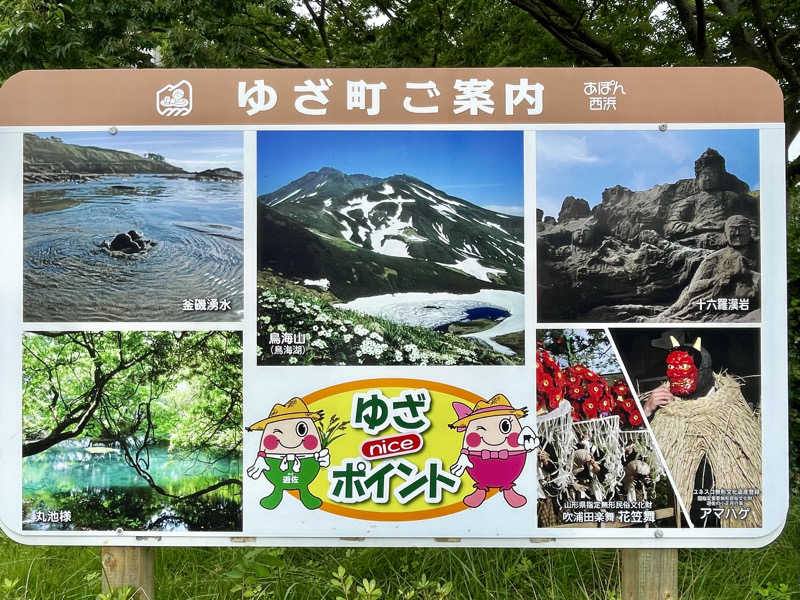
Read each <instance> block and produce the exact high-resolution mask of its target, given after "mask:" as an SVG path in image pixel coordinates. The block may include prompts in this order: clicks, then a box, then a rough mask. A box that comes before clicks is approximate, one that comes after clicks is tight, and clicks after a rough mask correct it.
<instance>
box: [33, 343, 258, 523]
mask: <svg viewBox="0 0 800 600" xmlns="http://www.w3.org/2000/svg"><path fill="white" fill-rule="evenodd" d="M22 375H23V388H22V414H23V416H22V432H23V435H22V448H21V450H22V527H23V529H26V530H41V531H106V530H113V529H117V528H122V529H123V530H127V531H239V530H241V528H242V511H241V500H242V499H241V494H242V460H241V453H242V335H241V332H238V331H158V332H150V331H129V332H121V331H91V332H89V331H72V332H28V333H25V334H24V335H23V336H22Z"/></svg>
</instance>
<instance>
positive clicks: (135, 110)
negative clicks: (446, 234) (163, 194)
mask: <svg viewBox="0 0 800 600" xmlns="http://www.w3.org/2000/svg"><path fill="white" fill-rule="evenodd" d="M662 122H663V123H770V122H775V123H779V122H783V97H782V94H781V90H780V88H779V87H778V84H777V83H776V82H775V80H773V79H772V78H771V77H770V76H769V75H768V74H766V73H765V72H763V71H759V70H757V69H752V68H739V67H730V68H705V67H697V68H617V69H614V68H590V69H525V68H502V69H481V68H475V69H462V68H459V69H175V70H168V69H142V70H117V69H113V70H112V69H108V70H79V71H24V72H22V73H18V74H17V75H14V76H13V77H11V78H10V79H9V80H8V81H7V82H6V83H5V85H4V86H3V87H2V89H0V126H20V127H24V126H81V125H83V126H91V125H99V126H106V125H108V126H111V125H173V126H181V125H231V126H240V125H279V124H287V125H332V124H338V125H366V124H374V123H378V124H386V125H388V124H399V125H403V124H431V125H435V124H458V125H469V124H481V125H489V124H515V123H516V124H528V123H530V124H537V123H662Z"/></svg>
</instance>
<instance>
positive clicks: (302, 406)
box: [247, 398, 323, 431]
mask: <svg viewBox="0 0 800 600" xmlns="http://www.w3.org/2000/svg"><path fill="white" fill-rule="evenodd" d="M303 417H307V418H309V419H311V420H312V421H321V420H322V417H323V412H322V411H321V410H317V411H313V412H312V411H310V410H308V407H307V406H306V403H305V402H303V401H302V400H301V399H300V398H292V399H291V400H289V401H288V402H287V403H286V404H276V405H275V406H273V407H272V410H271V411H269V416H268V417H267V418H266V419H261V420H260V421H258V422H257V423H253V424H252V425H250V427H248V428H247V431H261V430H263V429H264V428H265V427H266V426H267V425H269V424H270V423H274V422H275V421H285V420H286V419H302V418H303Z"/></svg>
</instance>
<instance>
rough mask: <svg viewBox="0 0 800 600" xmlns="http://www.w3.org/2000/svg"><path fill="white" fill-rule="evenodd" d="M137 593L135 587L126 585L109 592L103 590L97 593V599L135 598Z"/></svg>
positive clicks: (125, 599) (119, 599)
mask: <svg viewBox="0 0 800 600" xmlns="http://www.w3.org/2000/svg"><path fill="white" fill-rule="evenodd" d="M137 595H138V594H137V593H136V590H135V589H133V588H131V587H128V586H125V587H122V588H117V589H115V590H110V591H108V592H101V593H99V594H97V596H96V600H134V599H135V598H136V597H137Z"/></svg>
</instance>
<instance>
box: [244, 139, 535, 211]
mask: <svg viewBox="0 0 800 600" xmlns="http://www.w3.org/2000/svg"><path fill="white" fill-rule="evenodd" d="M321 167H333V168H335V169H338V170H340V171H342V172H344V173H364V174H366V175H372V176H373V177H390V176H392V175H396V174H398V173H406V174H408V175H413V176H414V177H417V178H419V179H422V180H423V181H425V182H427V183H429V184H431V185H433V186H434V187H437V188H439V189H440V190H443V191H445V192H447V193H448V194H450V195H452V196H457V197H459V198H463V199H464V200H467V201H469V202H472V203H473V204H477V205H479V206H483V207H486V208H489V209H491V210H496V211H500V212H504V213H508V214H515V215H521V214H522V206H523V154H522V133H521V132H519V131H261V132H259V134H258V193H259V195H260V194H267V193H269V192H272V191H274V190H276V189H278V188H280V187H282V186H284V185H286V184H287V183H289V182H291V181H293V180H295V179H297V178H298V177H301V176H303V175H305V174H306V173H308V172H309V171H316V170H318V169H320V168H321Z"/></svg>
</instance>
